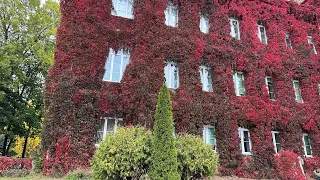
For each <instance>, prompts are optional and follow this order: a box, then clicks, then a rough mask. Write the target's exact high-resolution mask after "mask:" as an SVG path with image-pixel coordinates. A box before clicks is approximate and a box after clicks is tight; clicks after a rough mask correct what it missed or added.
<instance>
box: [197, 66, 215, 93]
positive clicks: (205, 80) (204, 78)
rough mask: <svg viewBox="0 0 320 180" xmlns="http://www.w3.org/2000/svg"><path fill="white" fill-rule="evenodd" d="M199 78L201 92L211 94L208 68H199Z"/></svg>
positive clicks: (210, 79) (210, 78)
mask: <svg viewBox="0 0 320 180" xmlns="http://www.w3.org/2000/svg"><path fill="white" fill-rule="evenodd" d="M199 70H200V78H201V83H202V90H203V91H207V92H212V77H211V70H210V68H209V67H206V66H200V69H199Z"/></svg>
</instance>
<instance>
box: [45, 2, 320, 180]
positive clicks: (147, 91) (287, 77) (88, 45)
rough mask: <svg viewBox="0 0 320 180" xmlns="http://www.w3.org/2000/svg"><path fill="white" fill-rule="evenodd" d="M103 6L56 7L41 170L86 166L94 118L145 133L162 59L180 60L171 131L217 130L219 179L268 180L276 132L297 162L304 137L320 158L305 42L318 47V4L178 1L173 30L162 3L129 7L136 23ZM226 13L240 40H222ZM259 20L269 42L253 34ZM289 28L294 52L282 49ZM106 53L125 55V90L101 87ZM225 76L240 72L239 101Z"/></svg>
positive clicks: (312, 59)
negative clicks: (206, 75)
mask: <svg viewBox="0 0 320 180" xmlns="http://www.w3.org/2000/svg"><path fill="white" fill-rule="evenodd" d="M111 2H112V1H111V0H105V1H101V0H68V1H67V0H62V1H61V11H62V19H61V25H60V27H59V29H58V34H57V44H56V52H55V62H54V65H53V67H52V68H51V70H50V73H49V77H48V78H47V82H46V83H47V89H46V94H45V100H46V112H47V115H46V122H45V124H44V133H43V139H44V149H45V155H44V157H45V168H44V172H45V173H54V171H55V170H56V169H59V168H62V167H63V168H65V169H63V173H65V172H67V171H69V170H72V169H75V168H78V167H88V166H89V163H88V162H89V159H90V158H91V157H92V155H93V153H94V150H95V148H94V143H95V142H94V135H95V132H96V129H97V124H98V121H99V120H100V117H101V116H105V117H123V118H124V120H125V121H129V120H130V123H127V124H131V123H132V124H133V125H142V126H145V127H147V128H151V127H152V124H153V116H154V111H155V106H156V102H157V93H158V90H159V89H160V87H161V85H162V83H163V68H164V62H163V60H164V59H174V60H176V61H177V62H179V79H180V83H179V88H178V89H175V90H173V89H172V90H171V98H172V102H173V113H174V120H175V123H176V130H177V132H188V133H192V134H198V135H201V134H202V128H203V125H214V126H215V127H216V132H215V136H216V139H217V150H218V152H219V154H220V162H221V163H220V164H221V166H222V167H221V168H220V171H221V172H222V173H223V174H224V175H232V174H237V175H239V176H246V177H249V176H251V177H255V178H262V177H265V178H268V177H274V176H275V167H274V162H273V159H274V147H273V143H272V137H271V132H270V131H271V130H277V131H280V133H281V146H282V148H283V149H284V150H290V151H293V152H295V153H297V154H298V155H299V156H303V154H304V152H303V148H302V133H304V132H307V133H308V134H309V136H310V137H311V145H312V151H313V157H316V158H317V157H319V156H320V131H319V128H320V119H319V118H320V116H319V115H320V112H319V110H320V104H319V98H320V96H319V93H318V83H320V75H319V71H320V64H319V63H320V58H319V57H320V56H319V55H313V54H311V53H310V51H311V49H312V47H311V46H310V45H309V44H308V42H307V36H308V34H309V35H312V37H313V42H314V44H315V47H316V49H317V50H318V51H320V35H319V34H318V31H319V30H318V23H319V19H318V18H317V17H318V16H317V15H318V14H319V13H320V8H319V4H316V1H314V2H313V1H308V2H306V3H304V4H302V5H298V4H296V3H293V2H291V1H287V0H260V1H259V0H256V1H252V0H241V1H235V0H228V1H227V0H183V1H182V0H180V1H179V0H175V1H174V3H175V4H178V5H179V25H178V27H169V26H166V25H165V23H164V22H165V15H164V10H165V8H166V4H167V2H168V0H156V1H154V0H152V1H151V0H135V1H134V19H126V18H122V17H117V16H112V15H111V4H112V3H111ZM199 12H203V13H206V14H208V17H209V21H210V32H209V33H208V34H203V33H201V32H200V30H199ZM228 17H235V18H237V19H239V20H240V34H241V39H240V40H236V39H234V38H232V37H231V36H230V35H229V33H230V24H229V20H228ZM258 21H261V22H263V23H264V25H265V27H266V33H267V37H268V45H264V44H262V43H261V42H260V40H259V38H258V36H257V31H258V28H257V22H258ZM287 31H288V32H290V39H291V41H292V45H293V49H289V48H287V47H286V45H285V35H286V32H287ZM110 47H112V48H113V49H115V50H116V51H117V50H118V49H119V48H121V47H125V48H128V49H130V52H131V58H130V63H129V65H128V66H127V67H126V71H125V73H124V75H123V78H122V80H121V83H112V82H104V81H102V77H103V74H104V71H105V69H104V66H105V62H106V57H108V52H109V48H110ZM202 64H205V65H207V66H209V67H210V68H211V69H212V77H213V82H212V84H213V91H214V92H203V91H202V90H201V89H202V88H201V87H202V86H201V82H200V74H199V71H198V68H199V65H202ZM233 71H242V72H243V74H244V77H245V89H246V96H245V97H237V96H235V90H234V85H233V80H232V72H233ZM266 76H270V77H272V80H273V83H274V88H275V95H276V100H275V101H272V100H269V95H268V91H267V88H266V84H265V77H266ZM293 79H297V80H299V81H300V88H301V92H302V98H303V100H304V103H297V102H296V101H295V94H294V90H293V83H292V80H293ZM238 126H246V127H247V128H248V129H249V130H250V134H251V140H252V147H253V149H252V154H253V155H252V157H250V161H249V160H248V159H247V158H245V157H244V156H242V155H241V152H240V151H239V137H238V132H237V128H238ZM307 161H309V159H307ZM56 167H58V168H56ZM306 168H313V167H312V166H306ZM307 171H308V172H311V171H312V169H308V170H307Z"/></svg>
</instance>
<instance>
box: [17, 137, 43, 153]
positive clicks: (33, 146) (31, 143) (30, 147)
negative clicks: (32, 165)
mask: <svg viewBox="0 0 320 180" xmlns="http://www.w3.org/2000/svg"><path fill="white" fill-rule="evenodd" d="M40 144H41V140H40V138H39V137H34V138H28V143H27V149H26V154H25V157H26V158H31V157H32V154H35V153H36V151H37V147H38V146H39V145H40ZM23 145H24V137H17V138H16V143H15V146H14V148H13V150H14V152H15V153H16V157H21V156H22V151H23Z"/></svg>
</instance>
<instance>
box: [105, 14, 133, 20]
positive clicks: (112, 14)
mask: <svg viewBox="0 0 320 180" xmlns="http://www.w3.org/2000/svg"><path fill="white" fill-rule="evenodd" d="M111 15H112V16H115V17H121V18H124V19H134V17H132V18H129V17H124V16H118V15H115V14H111Z"/></svg>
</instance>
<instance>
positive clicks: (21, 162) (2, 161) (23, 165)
mask: <svg viewBox="0 0 320 180" xmlns="http://www.w3.org/2000/svg"><path fill="white" fill-rule="evenodd" d="M31 168H32V161H31V159H21V158H13V157H6V156H3V157H0V171H2V170H9V169H27V170H30V169H31Z"/></svg>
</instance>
